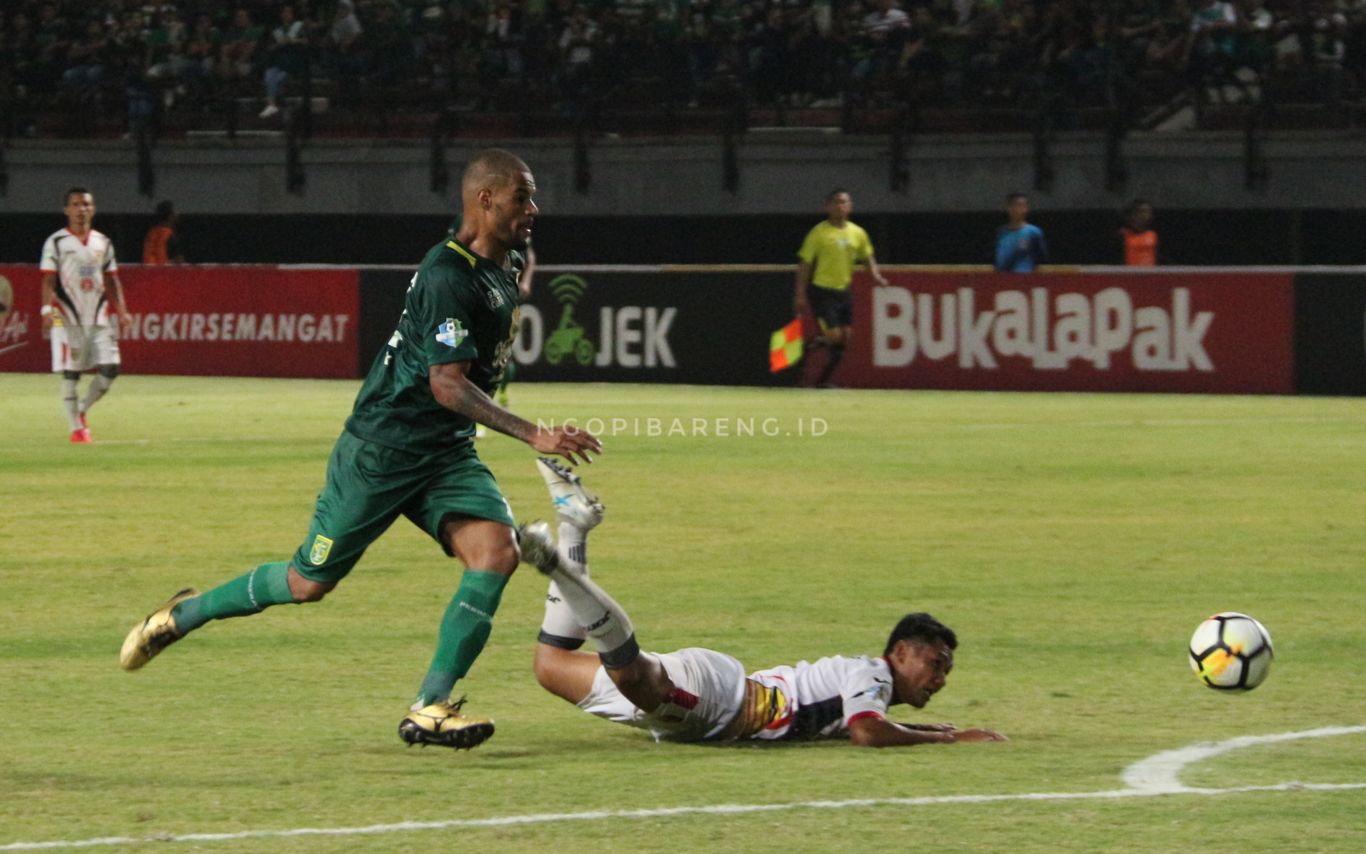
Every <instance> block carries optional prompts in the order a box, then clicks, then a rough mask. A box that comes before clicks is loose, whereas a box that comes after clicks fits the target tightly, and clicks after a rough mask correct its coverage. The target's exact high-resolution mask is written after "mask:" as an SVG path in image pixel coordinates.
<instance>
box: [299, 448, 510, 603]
mask: <svg viewBox="0 0 1366 854" xmlns="http://www.w3.org/2000/svg"><path fill="white" fill-rule="evenodd" d="M400 515H403V516H407V517H408V519H409V521H411V522H412V523H413V524H414V525H417V526H418V527H419V528H421V529H422V530H424V531H426V532H427V533H428V534H429V535H430V536H431V537H432V539H434V540H436V541H437V542H438V543H440V542H441V520H442V519H444V518H446V517H447V516H450V515H456V516H472V517H475V518H478V519H491V520H493V521H494V522H500V523H502V524H504V525H507V526H508V527H512V526H513V525H514V524H515V523H514V522H513V519H512V508H511V507H509V506H508V503H507V499H505V498H503V493H502V492H500V491H499V490H498V482H497V481H495V480H494V479H493V473H492V472H490V471H489V470H488V467H487V466H485V465H484V464H483V462H481V461H480V459H479V457H478V455H477V454H475V452H474V445H473V443H470V442H467V443H465V444H464V445H461V446H460V447H457V448H454V449H452V450H450V451H448V452H446V453H442V454H437V455H433V456H423V455H421V454H413V453H409V452H407V451H400V450H396V449H394V448H388V447H385V446H384V445H376V444H374V443H373V442H367V441H365V440H364V439H361V438H358V437H356V436H353V435H352V434H351V433H349V432H343V433H342V434H341V437H340V438H338V439H337V444H336V446H335V447H333V449H332V457H331V459H329V460H328V461H327V482H326V484H324V485H323V491H322V493H321V494H319V495H318V504H317V507H316V508H315V509H314V511H313V523H312V524H311V525H309V527H308V537H307V538H306V539H305V540H304V541H303V544H302V545H300V546H299V550H298V551H296V552H295V553H294V558H293V561H292V562H293V564H294V567H295V569H297V570H298V571H299V574H300V575H302V576H303V577H305V578H307V579H309V580H311V581H321V582H329V583H335V582H337V581H340V580H341V579H343V578H345V577H346V574H347V573H348V572H350V571H351V567H353V566H355V565H356V561H358V560H360V557H361V555H363V554H365V550H366V549H367V548H369V547H370V544H371V543H373V542H374V541H375V540H377V539H379V536H380V535H381V534H383V533H384V532H385V531H386V530H388V528H389V526H390V525H391V524H393V522H394V520H395V519H397V518H398V517H399V516H400ZM442 548H445V544H444V543H442ZM447 554H450V551H449V549H448V550H447Z"/></svg>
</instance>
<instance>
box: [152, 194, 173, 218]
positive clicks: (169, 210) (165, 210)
mask: <svg viewBox="0 0 1366 854" xmlns="http://www.w3.org/2000/svg"><path fill="white" fill-rule="evenodd" d="M174 213H175V205H174V204H173V203H172V202H171V200H170V199H166V200H165V201H160V202H157V209H156V218H157V222H161V221H162V220H167V219H170V218H171V215H172V214H174Z"/></svg>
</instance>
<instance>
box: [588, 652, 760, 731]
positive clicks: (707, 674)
mask: <svg viewBox="0 0 1366 854" xmlns="http://www.w3.org/2000/svg"><path fill="white" fill-rule="evenodd" d="M642 655H649V656H652V657H654V658H656V659H658V660H659V663H660V664H662V665H664V672H665V673H667V674H669V679H670V680H671V681H672V682H673V683H674V688H675V694H674V696H673V697H672V698H671V699H670V702H667V703H664V704H663V705H661V706H660V707H659V708H657V709H655V710H654V711H653V712H651V713H650V714H646V713H645V712H643V711H641V710H640V709H638V708H636V707H635V706H634V705H633V704H632V703H631V701H630V700H628V699H626V698H625V697H624V696H622V693H621V692H620V691H618V690H617V686H616V685H614V684H613V683H612V677H610V676H608V675H607V670H606V669H604V668H602V667H599V668H598V672H597V675H595V676H594V677H593V687H592V689H591V690H590V691H589V692H588V696H587V697H584V698H583V699H582V700H580V701H579V703H578V707H579V708H580V709H583V710H584V711H585V712H588V713H589V714H590V715H596V716H598V717H600V718H606V719H607V720H609V721H615V722H617V723H622V724H628V725H630V726H635V727H640V728H641V729H648V730H649V731H650V732H651V734H653V735H654V737H655V740H656V741H665V740H667V741H705V740H707V739H709V738H715V737H717V736H718V735H720V734H721V732H722V731H723V730H724V729H725V728H726V725H727V724H729V723H730V722H731V720H732V719H733V718H734V717H735V716H736V714H738V713H739V711H740V705H741V703H742V702H743V700H744V697H745V668H744V666H743V665H741V664H740V662H739V661H738V660H736V659H734V658H732V657H731V656H729V655H726V654H725V653H721V652H716V651H715V650H710V649H701V648H696V647H694V648H690V649H680V650H678V651H677V652H666V653H650V652H647V653H642Z"/></svg>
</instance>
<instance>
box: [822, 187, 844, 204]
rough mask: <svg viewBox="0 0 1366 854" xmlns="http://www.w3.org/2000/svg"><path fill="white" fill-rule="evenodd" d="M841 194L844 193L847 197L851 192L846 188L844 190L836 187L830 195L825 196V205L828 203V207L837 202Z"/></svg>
mask: <svg viewBox="0 0 1366 854" xmlns="http://www.w3.org/2000/svg"><path fill="white" fill-rule="evenodd" d="M840 193H844V194H845V195H849V191H848V190H846V189H845V188H843V187H835V188H834V189H832V190H831V191H830V192H828V193H826V194H825V203H826V204H827V205H828V204H830V203H831V202H833V201H834V200H835V196H838V195H839V194H840Z"/></svg>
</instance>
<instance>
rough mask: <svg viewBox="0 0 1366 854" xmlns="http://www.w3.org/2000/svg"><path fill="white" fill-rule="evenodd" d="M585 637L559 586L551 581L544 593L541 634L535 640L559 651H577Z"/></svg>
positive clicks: (585, 634)
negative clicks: (557, 648)
mask: <svg viewBox="0 0 1366 854" xmlns="http://www.w3.org/2000/svg"><path fill="white" fill-rule="evenodd" d="M587 636H588V635H587V633H586V632H584V630H583V626H580V625H579V621H578V619H577V618H575V616H574V611H573V609H572V608H570V607H569V603H568V602H566V601H564V594H563V593H562V592H560V585H558V584H556V583H555V581H554V580H553V579H552V580H551V582H550V587H548V588H547V589H546V591H545V616H544V617H542V618H541V633H540V634H539V635H538V636H537V637H536V640H538V641H540V642H541V643H544V644H549V645H550V646H556V647H559V648H560V649H578V648H579V647H581V646H583V639H584V638H586V637H587Z"/></svg>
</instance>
